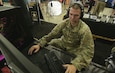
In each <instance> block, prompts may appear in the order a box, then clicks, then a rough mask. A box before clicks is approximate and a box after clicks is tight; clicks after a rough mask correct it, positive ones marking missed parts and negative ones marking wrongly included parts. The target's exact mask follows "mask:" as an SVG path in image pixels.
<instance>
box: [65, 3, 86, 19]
mask: <svg viewBox="0 0 115 73" xmlns="http://www.w3.org/2000/svg"><path fill="white" fill-rule="evenodd" d="M75 5H77V6H78V7H79V8H80V10H81V14H80V19H82V18H83V15H84V6H82V5H81V4H80V3H73V4H71V5H70V6H69V9H68V10H67V14H66V15H65V16H64V18H63V19H66V18H68V17H69V11H70V8H71V7H72V6H75Z"/></svg>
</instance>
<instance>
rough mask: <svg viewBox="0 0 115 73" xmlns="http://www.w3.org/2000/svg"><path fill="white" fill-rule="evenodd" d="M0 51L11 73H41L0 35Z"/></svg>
mask: <svg viewBox="0 0 115 73" xmlns="http://www.w3.org/2000/svg"><path fill="white" fill-rule="evenodd" d="M0 50H1V52H2V54H3V55H4V56H5V60H6V62H7V65H8V66H9V68H10V69H11V71H12V72H13V73H43V72H42V71H41V69H40V68H39V67H37V66H36V65H34V64H33V63H32V62H31V61H30V60H28V59H27V58H26V57H25V56H24V55H23V54H22V53H21V52H20V51H19V50H18V49H17V48H16V47H15V46H13V45H12V44H11V43H10V42H9V41H8V40H7V39H6V38H5V37H4V36H3V35H2V34H0Z"/></svg>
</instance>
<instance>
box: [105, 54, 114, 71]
mask: <svg viewBox="0 0 115 73" xmlns="http://www.w3.org/2000/svg"><path fill="white" fill-rule="evenodd" d="M114 54H115V53H114ZM114 58H115V57H114V56H113V54H111V55H110V57H108V58H107V59H105V65H106V68H107V71H108V72H110V73H115V59H114Z"/></svg>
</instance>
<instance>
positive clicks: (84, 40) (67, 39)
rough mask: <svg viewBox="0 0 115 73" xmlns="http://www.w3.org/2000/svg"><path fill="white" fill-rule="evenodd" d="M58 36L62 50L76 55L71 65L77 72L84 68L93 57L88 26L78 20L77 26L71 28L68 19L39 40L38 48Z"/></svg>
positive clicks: (91, 39)
mask: <svg viewBox="0 0 115 73" xmlns="http://www.w3.org/2000/svg"><path fill="white" fill-rule="evenodd" d="M60 34H61V36H60V38H59V39H60V40H61V42H60V43H61V44H62V46H63V48H66V50H67V51H68V52H70V53H73V54H75V55H76V58H75V59H74V60H72V61H71V63H72V64H73V65H75V66H76V68H77V70H79V71H80V70H81V69H82V68H86V67H87V66H88V65H89V64H90V62H91V60H92V58H93V55H94V41H93V37H92V33H91V31H90V28H89V27H88V25H87V24H85V23H84V22H83V21H82V20H79V23H78V25H77V26H74V27H72V26H71V25H70V21H69V19H66V20H65V21H63V22H62V23H60V24H57V25H56V26H55V27H54V28H53V30H52V31H51V32H50V33H49V34H48V35H45V36H44V37H42V38H41V39H39V44H40V46H41V47H44V45H46V44H47V43H48V42H50V41H51V40H52V39H54V38H55V37H56V36H58V35H60Z"/></svg>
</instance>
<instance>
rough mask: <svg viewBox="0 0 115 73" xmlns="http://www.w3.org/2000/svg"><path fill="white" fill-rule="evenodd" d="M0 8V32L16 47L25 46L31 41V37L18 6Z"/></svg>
mask: <svg viewBox="0 0 115 73" xmlns="http://www.w3.org/2000/svg"><path fill="white" fill-rule="evenodd" d="M0 9H1V11H0V33H1V34H2V35H4V36H5V37H6V38H7V39H8V40H9V41H10V42H11V43H12V44H13V45H14V46H15V47H16V48H17V49H19V50H22V49H23V48H25V47H27V45H28V44H30V43H31V42H32V41H33V37H32V33H31V30H30V28H29V25H28V24H27V23H26V22H25V19H24V18H23V16H22V12H21V10H20V7H0Z"/></svg>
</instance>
